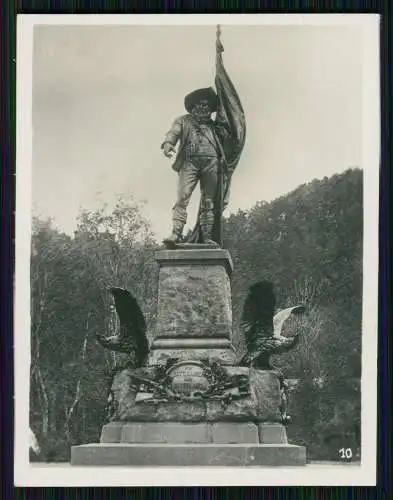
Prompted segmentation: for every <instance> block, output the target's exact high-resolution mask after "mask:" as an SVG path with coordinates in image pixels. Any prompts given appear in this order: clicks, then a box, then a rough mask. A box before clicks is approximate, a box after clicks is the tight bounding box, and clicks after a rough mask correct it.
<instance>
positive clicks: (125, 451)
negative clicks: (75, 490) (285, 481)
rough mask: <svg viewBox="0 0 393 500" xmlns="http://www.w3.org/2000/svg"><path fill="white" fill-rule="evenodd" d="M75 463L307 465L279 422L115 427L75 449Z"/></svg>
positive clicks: (299, 447) (302, 452) (173, 423)
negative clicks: (94, 440) (290, 442)
mask: <svg viewBox="0 0 393 500" xmlns="http://www.w3.org/2000/svg"><path fill="white" fill-rule="evenodd" d="M71 464H72V465H84V466H85V465H92V466H97V465H98V466H99V465H112V466H113V465H132V466H138V465H139V466H159V465H161V466H190V465H194V466H244V465H253V466H277V465H279V466H303V465H305V464H306V452H305V448H304V447H302V446H293V445H290V444H288V442H287V438H286V432H285V428H284V427H283V426H282V425H281V424H277V423H276V424H266V423H264V424H259V425H256V424H254V423H253V422H243V423H228V422H216V423H207V422H204V423H195V424H192V423H188V424H185V423H179V422H171V423H163V422H162V423H147V422H145V423H123V424H121V423H118V422H117V423H111V424H108V425H106V426H104V428H103V430H102V434H101V442H100V443H95V444H88V445H82V446H74V447H73V448H72V451H71Z"/></svg>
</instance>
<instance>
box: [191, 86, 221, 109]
mask: <svg viewBox="0 0 393 500" xmlns="http://www.w3.org/2000/svg"><path fill="white" fill-rule="evenodd" d="M200 101H208V103H209V107H210V109H211V110H212V112H214V111H217V107H218V96H217V94H216V93H215V92H214V89H213V88H212V87H208V88H206V89H198V90H194V91H193V92H190V93H189V94H187V95H186V97H185V98H184V107H185V108H186V110H187V111H188V112H189V113H191V110H192V108H193V107H194V106H195V104H198V102H200Z"/></svg>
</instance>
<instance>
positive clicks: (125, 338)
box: [96, 287, 149, 368]
mask: <svg viewBox="0 0 393 500" xmlns="http://www.w3.org/2000/svg"><path fill="white" fill-rule="evenodd" d="M109 291H110V292H111V294H112V297H113V299H114V306H115V309H116V313H117V315H118V318H119V325H118V327H117V328H116V330H117V331H116V332H115V334H114V335H110V336H105V335H102V334H100V333H97V334H96V338H97V340H98V342H99V343H100V344H101V345H102V346H103V347H105V348H106V349H109V350H111V351H115V352H118V353H122V354H123V355H126V356H127V357H128V358H129V362H130V363H131V364H132V365H133V366H134V368H139V367H141V366H143V364H144V363H145V361H146V358H147V355H148V352H149V343H148V340H147V336H146V322H145V318H144V316H143V313H142V311H141V309H140V307H139V305H138V302H137V300H136V299H135V298H134V297H133V296H132V295H131V294H130V292H129V291H128V290H125V289H123V288H118V287H111V288H109Z"/></svg>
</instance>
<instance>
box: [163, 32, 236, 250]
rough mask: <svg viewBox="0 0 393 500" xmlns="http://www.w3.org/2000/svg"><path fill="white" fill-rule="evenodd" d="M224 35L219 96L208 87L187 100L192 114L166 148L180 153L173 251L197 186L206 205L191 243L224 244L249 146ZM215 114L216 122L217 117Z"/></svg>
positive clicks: (202, 204) (219, 48) (180, 122)
mask: <svg viewBox="0 0 393 500" xmlns="http://www.w3.org/2000/svg"><path fill="white" fill-rule="evenodd" d="M220 33H221V32H220V30H219V29H218V31H217V42H216V78H215V85H216V89H217V93H216V92H215V91H214V89H213V88H211V87H210V88H203V89H198V90H195V91H193V92H191V93H189V94H188V95H187V96H186V97H185V99H184V106H185V108H186V111H187V114H185V115H183V116H180V117H179V118H176V120H175V121H174V123H173V125H172V128H171V129H170V130H169V132H168V133H167V134H166V136H165V139H164V141H163V143H162V145H161V148H162V150H163V152H164V154H165V156H167V157H168V158H172V156H173V155H174V154H175V146H176V145H178V146H179V147H178V152H177V155H176V159H175V162H174V164H173V167H172V168H173V169H174V170H175V172H177V173H178V176H179V177H178V189H177V200H176V203H175V205H174V207H173V212H172V224H173V225H172V234H171V235H170V236H169V237H168V238H166V239H165V240H164V243H165V244H166V245H167V246H168V247H169V248H176V244H177V243H180V242H182V232H183V228H184V225H185V223H186V220H187V207H188V203H189V201H190V198H191V195H192V193H193V191H194V189H195V187H196V185H197V184H198V182H199V183H200V187H201V200H200V205H199V212H198V220H197V223H196V225H195V228H194V230H193V232H192V234H191V236H190V237H189V238H188V239H187V241H186V242H187V243H204V244H210V245H218V246H221V244H222V223H221V218H222V212H223V210H224V209H225V207H226V205H227V204H228V197H229V187H230V182H231V177H232V174H233V172H234V170H235V168H236V166H237V164H238V162H239V159H240V155H241V152H242V150H243V147H244V142H245V133H246V125H245V118H244V112H243V108H242V105H241V102H240V99H239V97H238V95H237V93H236V90H235V88H234V86H233V84H232V82H231V80H230V78H229V77H228V75H227V73H226V71H225V68H224V65H223V60H222V55H221V54H222V52H223V50H224V49H223V46H222V44H221V41H220ZM213 113H216V117H215V119H214V120H213V119H212V114H213Z"/></svg>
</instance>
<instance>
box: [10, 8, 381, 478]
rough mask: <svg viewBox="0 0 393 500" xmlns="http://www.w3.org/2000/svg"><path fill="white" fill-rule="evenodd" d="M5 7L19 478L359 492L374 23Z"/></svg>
mask: <svg viewBox="0 0 393 500" xmlns="http://www.w3.org/2000/svg"><path fill="white" fill-rule="evenodd" d="M17 22H18V40H17V164H16V165H17V166H16V177H17V180H16V186H17V187H16V243H15V249H16V250H15V252H16V260H15V266H16V267H15V310H14V317H15V327H14V352H15V451H14V456H15V465H14V472H15V485H16V486H113V485H116V486H134V485H135V486H159V485H160V486H166V485H171V486H174V485H184V486H188V485H209V486H216V485H222V486H231V485H275V486H280V485H283V486H284V485H299V486H300V485H304V486H307V485H317V486H319V485H321V486H323V485H335V486H338V485H343V486H345V485H348V486H350V485H351V486H352V485H353V486H356V485H359V486H361V485H370V486H371V485H374V484H375V483H376V465H377V464H376V460H377V454H376V449H377V425H376V415H377V339H378V330H377V329H378V203H379V193H378V182H379V169H380V152H379V143H380V129H379V122H380V108H379V18H378V16H376V15H350V14H343V15H324V14H316V15H295V14H291V15H263V14H259V15H241V16H239V15H235V14H233V15H232V14H227V15H187V16H183V15H169V16H163V15H138V16H132V15H109V16H108V15H74V16H71V15H62V16H58V15H19V16H18V18H17Z"/></svg>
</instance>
